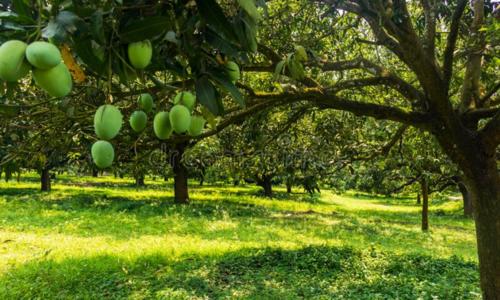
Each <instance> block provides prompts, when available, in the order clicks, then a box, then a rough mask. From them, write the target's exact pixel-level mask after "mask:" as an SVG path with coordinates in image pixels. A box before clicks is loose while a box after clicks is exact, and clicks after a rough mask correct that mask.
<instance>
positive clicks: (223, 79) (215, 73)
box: [205, 70, 246, 107]
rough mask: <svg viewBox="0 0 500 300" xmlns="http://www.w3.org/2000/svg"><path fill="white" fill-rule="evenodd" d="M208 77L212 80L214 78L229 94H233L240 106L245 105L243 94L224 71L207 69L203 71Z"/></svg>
mask: <svg viewBox="0 0 500 300" xmlns="http://www.w3.org/2000/svg"><path fill="white" fill-rule="evenodd" d="M205 73H207V74H208V75H210V77H212V79H213V80H215V81H216V82H217V83H218V84H219V85H220V86H221V87H223V88H224V89H226V90H227V91H228V92H229V93H230V94H231V96H233V98H234V100H236V102H238V104H239V105H241V106H242V107H245V106H246V103H245V98H243V95H242V94H241V93H240V91H239V90H238V88H237V87H236V86H235V85H234V84H233V83H232V82H231V80H229V78H227V75H226V73H224V72H222V71H219V70H208V71H205Z"/></svg>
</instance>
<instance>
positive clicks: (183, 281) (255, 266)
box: [0, 246, 480, 300]
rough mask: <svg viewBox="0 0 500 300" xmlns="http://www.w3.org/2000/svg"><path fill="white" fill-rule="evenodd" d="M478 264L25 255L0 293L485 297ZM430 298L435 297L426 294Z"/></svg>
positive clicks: (386, 256)
mask: <svg viewBox="0 0 500 300" xmlns="http://www.w3.org/2000/svg"><path fill="white" fill-rule="evenodd" d="M478 293H479V279H478V269H477V265H476V264H475V263H472V262H467V261H463V260H461V259H459V258H455V257H452V258H450V259H436V258H433V257H429V256H423V255H396V254H393V253H390V252H379V251H376V250H375V249H367V250H365V251H359V250H353V249H351V248H337V247H327V246H308V247H305V248H301V249H295V250H284V249H281V248H245V249H240V250H238V251H235V252H229V253H224V254H220V255H212V256H200V255H199V254H196V253H192V254H187V255H185V256H183V257H173V256H172V255H171V254H170V253H161V252H158V253H149V254H144V255H143V256H139V257H134V258H133V259H126V258H123V257H117V256H113V255H106V256H96V257H82V258H67V259H62V260H57V261H56V260H53V259H51V258H50V255H49V256H48V257H47V258H46V259H45V260H40V261H31V262H26V263H24V264H22V265H21V266H19V267H18V268H15V269H12V270H11V271H10V272H8V273H6V274H4V276H2V277H0V298H1V299H6V300H7V299H34V298H37V299H69V298H72V299H103V298H107V299H124V298H134V299H146V298H148V299H149V298H153V299H169V300H171V299H193V300H194V299H229V298H232V297H237V298H239V299H277V300H278V299H279V300H288V299H375V298H374V297H376V298H377V299H416V298H420V297H422V299H428V297H429V295H432V296H433V297H434V298H435V299H480V297H479V294H478ZM429 299H430V298H429Z"/></svg>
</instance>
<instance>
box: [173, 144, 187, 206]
mask: <svg viewBox="0 0 500 300" xmlns="http://www.w3.org/2000/svg"><path fill="white" fill-rule="evenodd" d="M186 146H187V143H180V144H177V145H175V149H174V151H173V152H172V153H171V154H170V164H171V165H172V168H173V170H174V195H175V196H174V198H175V203H179V204H188V203H189V191H188V176H189V172H188V170H187V168H186V166H184V164H183V163H182V156H183V155H184V149H185V147H186Z"/></svg>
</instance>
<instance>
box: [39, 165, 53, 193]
mask: <svg viewBox="0 0 500 300" xmlns="http://www.w3.org/2000/svg"><path fill="white" fill-rule="evenodd" d="M49 171H50V170H49V169H43V170H42V174H41V178H40V180H41V183H42V192H50V190H51V189H52V186H51V183H50V172H49Z"/></svg>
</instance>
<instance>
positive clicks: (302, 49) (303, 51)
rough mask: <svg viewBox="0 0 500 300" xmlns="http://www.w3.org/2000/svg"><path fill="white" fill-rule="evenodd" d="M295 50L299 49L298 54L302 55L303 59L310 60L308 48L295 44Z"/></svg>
mask: <svg viewBox="0 0 500 300" xmlns="http://www.w3.org/2000/svg"><path fill="white" fill-rule="evenodd" d="M295 51H297V54H298V55H299V57H301V58H302V59H303V60H305V61H307V60H308V57H307V52H306V49H305V48H304V47H302V46H300V45H297V46H295Z"/></svg>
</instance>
